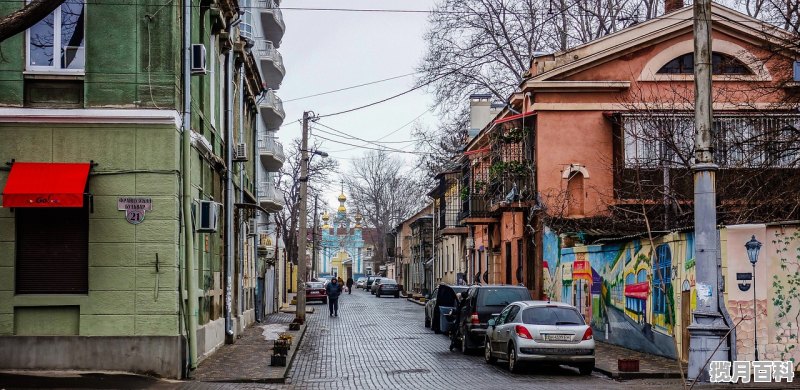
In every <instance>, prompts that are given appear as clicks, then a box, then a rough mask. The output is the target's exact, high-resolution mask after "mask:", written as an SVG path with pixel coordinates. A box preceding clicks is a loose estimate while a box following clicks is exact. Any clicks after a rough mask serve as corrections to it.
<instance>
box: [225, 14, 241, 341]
mask: <svg viewBox="0 0 800 390" xmlns="http://www.w3.org/2000/svg"><path fill="white" fill-rule="evenodd" d="M240 22H241V19H240V17H238V16H237V18H236V20H234V21H233V22H231V23H230V24H228V29H227V34H228V39H230V36H231V34H232V33H233V28H234V27H236V25H238V24H239V23H240ZM232 61H233V55H232V53H231V49H228V51H226V52H225V343H227V344H233V316H232V313H231V310H232V308H231V305H232V303H233V296H232V294H233V244H232V241H233V170H232V168H231V167H232V166H233V114H232V112H231V108H232V107H233V94H232V93H231V86H232V82H231V81H232V78H233V72H232V69H233V63H232Z"/></svg>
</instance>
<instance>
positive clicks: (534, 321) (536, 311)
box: [522, 306, 586, 326]
mask: <svg viewBox="0 0 800 390" xmlns="http://www.w3.org/2000/svg"><path fill="white" fill-rule="evenodd" d="M522 322H523V323H525V324H529V325H550V326H556V325H585V324H586V322H584V321H583V317H581V315H580V314H579V313H578V312H577V311H576V310H575V309H573V308H570V307H557V306H552V307H551V306H547V307H532V308H530V309H525V311H523V312H522Z"/></svg>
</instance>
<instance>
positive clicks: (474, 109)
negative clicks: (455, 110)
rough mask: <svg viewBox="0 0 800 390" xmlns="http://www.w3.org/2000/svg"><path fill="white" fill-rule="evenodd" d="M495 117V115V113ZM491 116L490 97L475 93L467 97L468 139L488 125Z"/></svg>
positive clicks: (489, 95)
mask: <svg viewBox="0 0 800 390" xmlns="http://www.w3.org/2000/svg"><path fill="white" fill-rule="evenodd" d="M495 115H496V113H495ZM493 117H494V115H492V95H491V94H488V93H486V94H483V93H480V94H478V93H476V94H472V95H469V138H470V139H471V138H472V137H474V136H476V135H478V133H479V132H480V131H481V130H482V129H483V128H484V127H486V125H487V124H489V121H490V120H492V118H493Z"/></svg>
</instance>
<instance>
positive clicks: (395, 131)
mask: <svg viewBox="0 0 800 390" xmlns="http://www.w3.org/2000/svg"><path fill="white" fill-rule="evenodd" d="M433 109H434V107H431V108H429V109H427V110H425V111H423V112H422V113H421V114H419V115H417V116H416V117H415V118H414V119H412V120H410V121H408V122H406V123H405V124H403V125H402V126H400V127H398V128H396V129H394V130H392V131H391V132H389V133H388V134H386V135H384V136H382V137H380V138H378V139H377V140H375V141H376V142H377V141H380V140H382V139H385V138H387V137H389V136H390V135H392V134H394V133H397V132H398V131H400V130H403V129H404V128H406V126H408V125H410V124H412V123H414V122H416V121H417V119H419V118H422V116H423V115H425V114H427V113H429V112H430V111H432V110H433ZM413 141H414V142H415V141H416V140H413ZM403 142H408V141H403ZM355 149H358V148H357V147H356V148H347V149H341V150H334V151H333V153H340V152H347V151H351V150H355Z"/></svg>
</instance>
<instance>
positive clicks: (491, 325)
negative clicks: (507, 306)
mask: <svg viewBox="0 0 800 390" xmlns="http://www.w3.org/2000/svg"><path fill="white" fill-rule="evenodd" d="M495 323H497V321H496V320H495V319H494V318H492V319H491V320H489V322H487V324H488V325H489V327H490V328H494V324H495Z"/></svg>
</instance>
